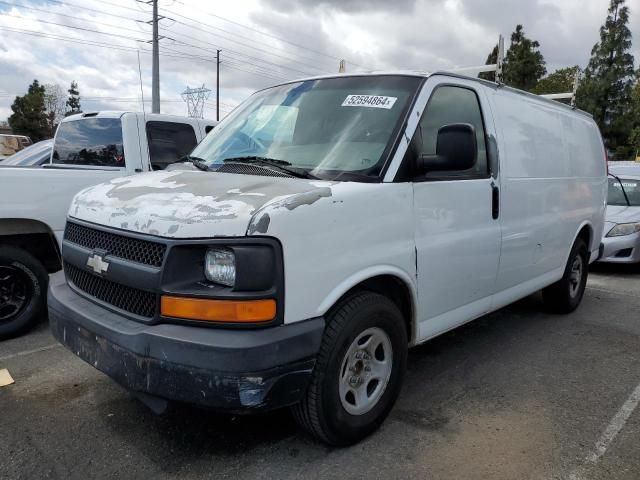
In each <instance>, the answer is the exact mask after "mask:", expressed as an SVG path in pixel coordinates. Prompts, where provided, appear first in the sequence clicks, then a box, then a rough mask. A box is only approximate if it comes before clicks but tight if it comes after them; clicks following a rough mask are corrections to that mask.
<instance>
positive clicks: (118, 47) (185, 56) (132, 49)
mask: <svg viewBox="0 0 640 480" xmlns="http://www.w3.org/2000/svg"><path fill="white" fill-rule="evenodd" d="M0 31H7V32H11V33H19V34H22V35H30V36H35V37H42V38H48V39H52V40H59V41H62V42H70V43H78V44H80V45H85V46H86V45H91V46H96V47H100V48H107V49H109V50H122V51H128V52H137V51H140V52H147V53H151V50H147V49H144V48H136V47H127V46H125V45H113V44H111V43H104V42H98V41H95V40H90V39H80V38H69V37H62V36H60V35H55V34H50V33H43V32H39V31H35V30H22V29H17V28H10V27H0ZM132 40H133V39H132ZM160 56H163V57H171V58H177V59H182V60H193V59H196V60H204V61H211V60H210V59H208V60H207V59H205V58H204V57H200V56H197V55H189V54H186V53H183V54H182V55H173V54H170V53H160ZM214 61H215V60H214Z"/></svg>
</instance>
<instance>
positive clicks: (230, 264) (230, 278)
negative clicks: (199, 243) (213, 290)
mask: <svg viewBox="0 0 640 480" xmlns="http://www.w3.org/2000/svg"><path fill="white" fill-rule="evenodd" d="M204 276H205V277H207V280H209V281H211V282H214V283H220V284H222V285H226V286H228V287H233V286H234V285H235V283H236V256H235V255H234V253H233V252H232V251H231V250H229V249H227V248H210V249H209V250H207V253H206V255H205V261H204Z"/></svg>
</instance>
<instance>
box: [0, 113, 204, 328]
mask: <svg viewBox="0 0 640 480" xmlns="http://www.w3.org/2000/svg"><path fill="white" fill-rule="evenodd" d="M215 125H216V122H214V121H208V120H203V119H197V118H188V117H180V116H172V115H160V114H143V113H136V112H114V111H108V112H92V113H82V114H78V115H73V116H70V117H67V118H65V119H64V120H63V121H62V123H61V124H60V127H59V128H58V131H57V133H56V137H55V141H54V147H53V152H52V155H51V159H50V161H49V163H47V164H45V165H44V166H43V167H37V168H30V167H15V168H12V167H0V339H1V338H3V337H8V336H10V335H15V334H17V333H18V332H20V331H23V330H24V329H25V328H26V327H28V326H29V325H31V324H32V323H33V322H34V321H35V320H36V319H37V318H38V313H39V312H41V311H42V309H43V307H44V305H45V301H46V292H47V288H46V286H47V281H48V275H47V274H48V273H52V272H55V271H58V270H60V268H61V266H62V265H61V258H60V245H61V241H62V234H63V230H64V225H65V220H66V215H67V210H68V208H69V203H70V202H71V199H72V198H73V196H74V195H75V194H76V193H78V192H79V191H80V190H82V189H83V188H86V187H88V186H91V185H94V184H96V183H101V182H105V181H108V180H112V179H114V178H116V177H123V176H128V175H132V174H134V173H139V172H147V171H150V170H162V169H164V168H165V167H166V166H167V165H169V164H171V163H174V162H176V161H177V160H179V159H180V158H182V157H183V156H185V155H187V154H189V153H190V152H191V150H192V149H193V148H194V147H195V146H196V145H197V144H198V143H199V142H200V141H201V140H202V139H203V138H204V137H205V136H206V134H207V133H209V131H210V130H211V129H213V128H214V127H215Z"/></svg>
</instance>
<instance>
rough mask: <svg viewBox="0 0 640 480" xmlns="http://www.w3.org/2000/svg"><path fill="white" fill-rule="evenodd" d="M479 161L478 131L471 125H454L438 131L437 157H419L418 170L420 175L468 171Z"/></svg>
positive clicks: (422, 155) (417, 160)
mask: <svg viewBox="0 0 640 480" xmlns="http://www.w3.org/2000/svg"><path fill="white" fill-rule="evenodd" d="M477 159H478V146H477V144H476V129H475V128H474V127H473V125H471V124H469V123H452V124H449V125H445V126H444V127H441V128H440V129H439V130H438V139H437V141H436V154H435V155H425V154H420V155H418V158H417V159H416V169H417V171H418V172H420V173H426V172H432V171H438V170H468V169H470V168H471V167H473V166H474V165H475V164H476V161H477Z"/></svg>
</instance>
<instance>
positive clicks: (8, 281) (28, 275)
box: [0, 246, 49, 339]
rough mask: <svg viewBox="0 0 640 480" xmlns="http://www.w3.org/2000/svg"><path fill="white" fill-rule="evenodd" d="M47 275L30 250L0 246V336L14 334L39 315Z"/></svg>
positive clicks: (45, 293)
mask: <svg viewBox="0 0 640 480" xmlns="http://www.w3.org/2000/svg"><path fill="white" fill-rule="evenodd" d="M48 280H49V275H48V274H47V271H46V270H45V268H44V267H43V266H42V264H41V263H40V262H39V261H38V260H37V259H36V258H35V257H34V256H33V255H31V254H30V253H28V252H26V251H25V250H22V249H20V248H15V247H5V246H0V339H3V338H8V337H12V336H15V335H17V334H19V333H21V332H23V331H24V330H26V329H28V328H29V327H31V326H32V325H33V324H35V322H37V321H38V319H39V318H40V314H41V312H42V311H43V309H44V306H45V303H46V299H47V282H48Z"/></svg>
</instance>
